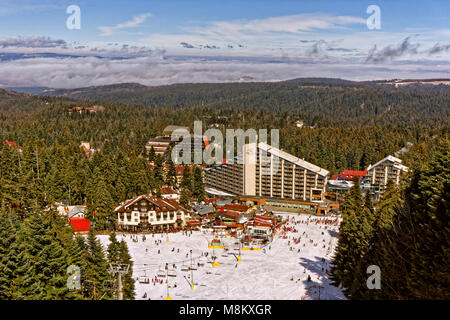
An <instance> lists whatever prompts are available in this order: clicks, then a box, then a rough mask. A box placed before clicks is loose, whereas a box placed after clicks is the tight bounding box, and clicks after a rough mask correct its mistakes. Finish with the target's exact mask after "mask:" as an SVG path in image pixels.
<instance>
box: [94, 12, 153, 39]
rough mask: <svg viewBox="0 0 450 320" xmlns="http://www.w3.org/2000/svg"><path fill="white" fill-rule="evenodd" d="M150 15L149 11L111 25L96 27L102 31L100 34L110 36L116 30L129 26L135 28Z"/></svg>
mask: <svg viewBox="0 0 450 320" xmlns="http://www.w3.org/2000/svg"><path fill="white" fill-rule="evenodd" d="M151 15H152V14H151V13H143V14H140V15H137V16H134V17H133V19H131V20H130V21H126V22H123V23H119V24H117V25H115V26H112V27H105V26H103V27H98V29H100V31H101V32H102V33H101V34H100V35H101V36H111V35H113V34H114V33H115V32H116V31H120V30H123V29H129V28H136V27H138V26H140V25H141V24H143V23H144V22H145V20H147V18H148V17H151Z"/></svg>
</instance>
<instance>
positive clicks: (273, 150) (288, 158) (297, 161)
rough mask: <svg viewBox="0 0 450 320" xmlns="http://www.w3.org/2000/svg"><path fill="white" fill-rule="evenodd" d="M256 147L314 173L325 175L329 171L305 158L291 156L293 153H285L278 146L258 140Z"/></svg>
mask: <svg viewBox="0 0 450 320" xmlns="http://www.w3.org/2000/svg"><path fill="white" fill-rule="evenodd" d="M258 148H260V149H262V150H265V151H267V152H269V153H271V154H273V155H275V156H277V157H279V158H281V159H284V160H286V161H289V162H292V163H294V164H295V165H298V166H300V167H302V168H305V169H307V170H309V171H312V172H315V173H317V174H318V175H320V176H323V177H325V176H327V175H329V174H330V172H329V171H328V170H325V169H323V168H321V167H319V166H316V165H314V164H312V163H309V162H307V161H305V160H302V159H300V158H297V157H295V156H293V155H291V154H289V153H287V152H285V151H283V150H280V149H278V148H275V147H272V146H270V145H268V144H267V143H264V142H259V143H258Z"/></svg>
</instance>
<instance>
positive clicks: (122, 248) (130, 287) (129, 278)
mask: <svg viewBox="0 0 450 320" xmlns="http://www.w3.org/2000/svg"><path fill="white" fill-rule="evenodd" d="M118 254H119V263H121V264H127V265H129V269H128V273H127V274H125V275H124V276H123V277H122V285H123V298H124V300H134V299H135V288H134V279H133V260H131V255H130V253H129V252H128V246H127V243H126V242H125V241H124V240H122V241H121V242H120V243H119V251H118Z"/></svg>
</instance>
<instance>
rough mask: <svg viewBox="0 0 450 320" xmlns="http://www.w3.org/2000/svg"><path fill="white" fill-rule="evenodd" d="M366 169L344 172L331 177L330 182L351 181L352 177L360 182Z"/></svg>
mask: <svg viewBox="0 0 450 320" xmlns="http://www.w3.org/2000/svg"><path fill="white" fill-rule="evenodd" d="M366 173H367V169H364V170H363V171H360V170H344V171H342V172H341V173H339V174H335V175H333V176H332V177H331V179H332V180H347V181H351V180H353V177H358V178H359V179H360V180H361V179H362V178H363V177H365V176H366Z"/></svg>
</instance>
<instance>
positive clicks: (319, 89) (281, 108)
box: [48, 81, 450, 127]
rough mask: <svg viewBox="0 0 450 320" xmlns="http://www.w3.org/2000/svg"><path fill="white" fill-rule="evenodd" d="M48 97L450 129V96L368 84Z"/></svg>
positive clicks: (104, 90) (326, 122) (80, 92)
mask: <svg viewBox="0 0 450 320" xmlns="http://www.w3.org/2000/svg"><path fill="white" fill-rule="evenodd" d="M48 94H51V95H61V96H65V97H72V98H80V99H85V100H90V101H95V102H99V101H108V102H121V103H126V104H129V105H136V106H144V107H149V108H189V107H208V108H210V109H214V110H224V109H225V110H230V109H231V110H236V109H238V110H248V111H250V110H251V111H262V112H264V113H273V114H276V115H280V116H282V117H286V116H294V115H295V116H298V117H300V118H301V119H302V120H304V121H305V122H306V124H307V125H311V126H314V125H316V126H320V127H330V126H334V127H336V126H343V127H347V126H349V125H353V126H362V125H399V124H402V125H409V126H414V125H428V126H435V125H441V124H446V123H448V121H449V119H450V118H449V116H450V111H449V110H450V91H444V92H428V91H423V90H409V89H402V90H399V89H395V88H390V87H373V86H364V85H328V84H321V83H312V84H305V83H297V82H295V81H290V82H279V83H227V84H177V85H170V86H161V87H145V86H141V85H138V84H121V85H111V86H103V87H88V88H81V89H74V90H57V91H52V92H48Z"/></svg>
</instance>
